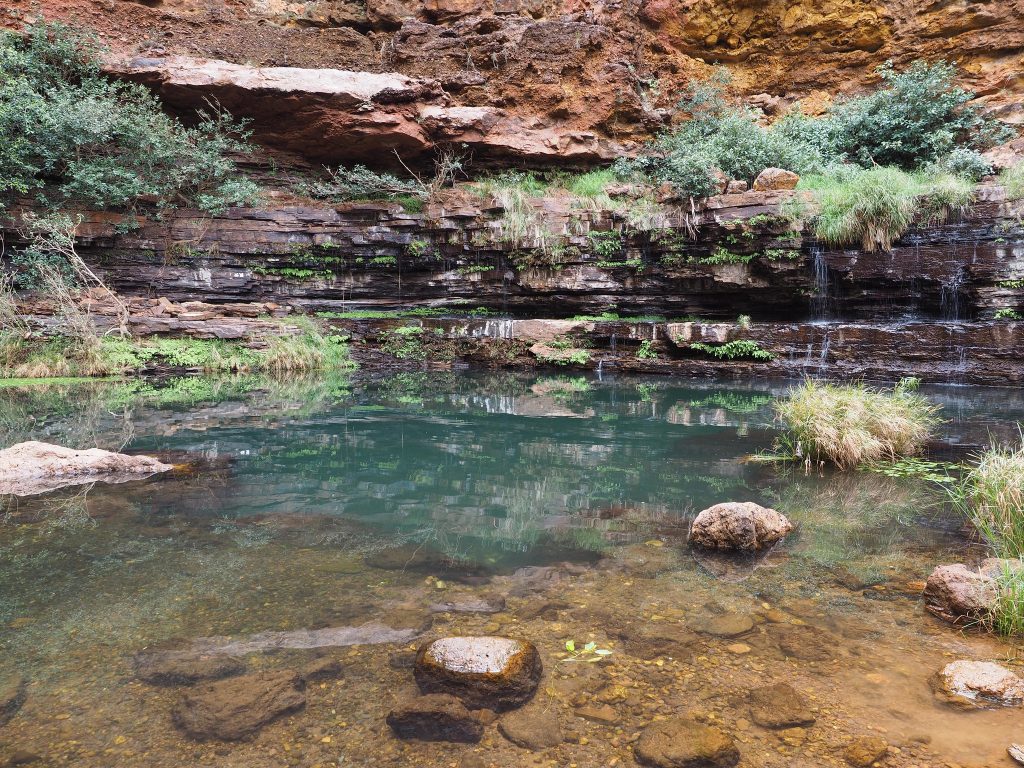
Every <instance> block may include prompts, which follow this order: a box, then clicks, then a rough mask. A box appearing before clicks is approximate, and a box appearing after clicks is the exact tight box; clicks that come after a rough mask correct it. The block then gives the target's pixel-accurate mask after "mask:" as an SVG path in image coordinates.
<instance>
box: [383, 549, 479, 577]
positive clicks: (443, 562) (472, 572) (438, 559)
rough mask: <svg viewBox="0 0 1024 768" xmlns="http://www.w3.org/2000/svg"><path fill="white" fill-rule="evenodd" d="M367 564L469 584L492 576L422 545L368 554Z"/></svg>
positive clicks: (471, 563) (387, 569)
mask: <svg viewBox="0 0 1024 768" xmlns="http://www.w3.org/2000/svg"><path fill="white" fill-rule="evenodd" d="M365 562H366V564H367V565H368V566H370V567H371V568H380V569H381V570H385V571H409V572H414V573H429V574H432V575H435V576H443V577H444V578H446V579H449V580H451V581H461V582H466V583H470V584H474V583H483V582H486V581H487V580H488V578H489V577H490V572H489V571H488V569H487V568H485V567H484V566H483V565H480V564H478V563H473V562H470V561H468V560H457V559H455V558H452V557H450V556H449V555H446V554H445V553H443V552H439V551H437V550H435V549H432V548H430V547H428V546H425V545H423V544H403V545H402V546H400V547H391V548H390V549H383V550H381V551H380V552H374V553H373V554H370V555H367V556H366V558H365Z"/></svg>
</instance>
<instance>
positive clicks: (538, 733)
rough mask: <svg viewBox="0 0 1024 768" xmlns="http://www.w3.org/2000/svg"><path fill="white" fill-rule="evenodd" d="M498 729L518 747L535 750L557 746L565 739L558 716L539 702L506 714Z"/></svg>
mask: <svg viewBox="0 0 1024 768" xmlns="http://www.w3.org/2000/svg"><path fill="white" fill-rule="evenodd" d="M498 730H499V731H500V732H501V735H502V736H504V737H505V738H506V739H508V740H509V741H511V742H512V743H513V744H515V745H516V746H517V747H523V748H524V749H531V750H534V751H537V750H541V749H547V748H548V747H554V746H557V745H558V744H561V743H562V740H563V734H562V729H561V727H560V726H559V724H558V716H557V715H556V714H555V713H554V712H552V711H549V710H546V709H544V708H543V707H540V706H538V705H537V704H531V705H530V706H527V707H524V708H523V709H519V710H516V711H515V712H510V713H509V714H507V715H505V717H503V718H502V719H501V722H499V723H498Z"/></svg>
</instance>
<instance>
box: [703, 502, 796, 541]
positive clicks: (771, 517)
mask: <svg viewBox="0 0 1024 768" xmlns="http://www.w3.org/2000/svg"><path fill="white" fill-rule="evenodd" d="M791 530H793V524H792V523H791V522H789V520H788V519H786V516H785V515H783V514H782V513H780V512H776V511H775V510H774V509H769V508H768V507H762V506H761V505H760V504H754V503H752V502H736V501H727V502H725V503H724V504H715V505H714V506H713V507H708V508H707V509H705V510H703V511H702V512H701V513H700V514H698V515H697V517H696V519H695V520H694V521H693V526H692V527H691V528H690V544H691V545H693V546H695V547H703V548H705V549H734V550H740V551H743V552H753V551H755V550H759V549H765V548H766V547H770V546H771V545H772V544H775V543H776V542H777V541H779V540H780V539H782V538H783V537H784V536H785V535H786V534H787V533H789V532H790V531H791Z"/></svg>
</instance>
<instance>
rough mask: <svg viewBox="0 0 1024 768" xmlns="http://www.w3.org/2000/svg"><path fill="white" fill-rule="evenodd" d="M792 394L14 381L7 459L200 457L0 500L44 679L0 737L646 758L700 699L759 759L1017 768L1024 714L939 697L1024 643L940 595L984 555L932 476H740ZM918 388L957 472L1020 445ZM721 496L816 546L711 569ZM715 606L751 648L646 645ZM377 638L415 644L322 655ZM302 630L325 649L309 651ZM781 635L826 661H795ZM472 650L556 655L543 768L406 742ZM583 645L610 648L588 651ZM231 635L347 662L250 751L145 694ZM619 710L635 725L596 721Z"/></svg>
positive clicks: (790, 542) (398, 382)
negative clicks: (45, 446)
mask: <svg viewBox="0 0 1024 768" xmlns="http://www.w3.org/2000/svg"><path fill="white" fill-rule="evenodd" d="M784 389H785V387H784V386H779V385H771V386H770V385H767V384H751V385H746V386H743V385H737V384H735V383H729V384H721V383H720V384H694V383H689V382H683V383H680V382H678V381H672V380H664V379H655V380H645V381H638V380H628V379H627V380H623V379H620V380H609V379H608V378H607V377H606V378H605V380H604V381H603V382H598V381H596V380H588V379H583V378H573V377H542V378H522V377H516V376H505V375H501V376H499V375H490V376H469V375H460V374H451V373H440V372H438V373H429V374H398V375H394V376H391V377H388V378H386V379H383V380H381V381H376V382H374V381H369V380H358V379H357V380H353V381H348V380H311V381H304V380H298V381H291V382H284V383H282V382H268V381H261V380H257V379H240V380H239V379H236V380H205V379H193V380H183V381H178V382H173V383H172V385H171V386H155V385H143V384H138V383H133V384H122V383H112V384H104V385H89V386H65V387H56V388H54V387H43V388H40V387H33V388H30V389H23V390H22V389H5V390H0V407H2V414H3V415H2V416H0V439H2V442H3V444H5V445H6V444H10V443H12V442H15V441H17V440H22V439H28V438H35V439H43V440H48V441H51V442H61V443H65V444H69V445H74V446H82V447H84V446H90V445H97V444H98V445H101V446H102V447H107V448H119V447H121V446H122V445H124V446H126V450H128V451H129V452H144V453H153V454H157V455H160V456H166V457H170V458H172V459H174V460H175V461H178V462H188V463H189V468H188V470H186V471H180V472H176V473H174V474H173V475H169V476H168V475H165V476H162V477H159V478H152V479H149V480H144V481H139V482H133V483H127V484H123V485H104V484H95V485H90V486H79V487H76V488H68V489H63V490H61V491H57V492H54V493H51V494H46V495H41V496H31V497H8V498H7V499H4V500H2V506H0V510H3V513H2V516H0V585H2V593H0V627H2V632H0V659H2V661H0V670H2V671H3V672H11V671H16V672H18V673H19V674H22V675H24V676H25V677H26V678H28V680H29V688H28V698H27V700H26V703H25V705H24V706H23V708H22V709H21V711H20V712H19V713H18V714H17V715H16V716H15V717H14V719H12V720H11V721H10V722H9V723H8V724H7V725H4V726H0V760H2V759H3V758H4V756H5V755H9V754H13V753H14V752H15V751H16V750H26V751H28V752H32V753H34V754H37V755H40V756H41V757H43V758H44V759H45V760H46V761H47V764H52V765H76V766H77V765H81V766H112V765H131V766H164V765H167V766H172V765H173V766H180V765H204V766H206V765H211V766H246V767H247V768H251V767H252V766H280V765H297V766H299V765H300V766H314V765H320V766H324V767H325V768H326V766H340V765H345V766H347V765H367V766H371V765H372V766H376V765H396V766H398V765H410V766H412V765H416V766H420V765H422V766H450V765H455V766H463V765H464V766H470V765H485V766H487V765H493V766H518V765H535V764H551V765H570V764H573V763H575V764H576V765H578V766H611V765H631V764H633V758H632V752H631V743H632V741H633V740H634V738H635V735H636V734H637V733H638V732H639V731H640V730H641V729H642V728H643V726H644V725H646V724H647V723H649V722H651V721H652V720H653V719H655V718H657V717H660V716H662V715H667V714H673V713H677V712H679V713H690V714H692V715H694V716H697V717H701V718H703V719H705V720H708V721H710V722H717V723H719V724H721V725H722V726H723V727H725V728H726V729H727V730H728V731H730V732H731V733H733V734H734V735H735V736H736V738H737V740H738V743H739V746H740V750H741V752H742V754H743V756H744V758H743V759H744V762H743V763H742V765H744V766H755V765H756V766H791V765H801V766H804V765H807V766H817V765H822V766H825V765H839V764H843V763H842V751H843V749H844V748H845V745H846V744H847V743H848V742H849V741H850V739H851V738H853V737H856V736H861V735H867V734H876V735H881V736H882V737H883V738H885V739H886V740H887V742H888V743H889V744H890V745H891V746H892V747H894V748H896V749H899V750H900V751H899V752H896V751H892V752H891V754H890V757H889V759H888V762H887V763H886V765H896V766H912V765H917V766H933V765H935V766H940V765H960V766H964V767H969V766H974V767H975V768H979V767H980V766H1000V765H1011V764H1012V763H1011V762H1010V761H1009V758H1007V757H1006V753H1005V749H1006V746H1007V745H1008V744H1009V743H1011V742H1012V741H1013V740H1014V738H1015V737H1016V738H1017V739H1019V738H1020V736H1019V730H1018V729H1017V727H1016V723H1017V722H1018V721H1019V713H1017V712H1014V711H1011V710H1001V711H1000V710H988V711H982V712H972V713H964V712H961V711H957V710H953V709H951V708H949V707H948V706H946V705H943V704H940V703H938V702H936V701H935V700H934V699H933V697H932V694H931V690H930V678H931V677H932V675H934V673H935V672H936V671H937V670H938V669H940V668H941V667H942V666H943V665H944V664H945V663H947V662H948V661H950V660H952V659H953V658H972V659H973V658H977V659H1005V658H1006V657H1010V656H1014V655H1015V653H1016V649H1015V647H1014V646H1013V645H1012V644H1009V643H1006V642H1003V641H998V640H994V639H991V638H987V637H984V636H981V635H977V634H971V633H962V632H959V631H957V630H954V629H951V628H950V627H948V626H946V625H943V624H941V623H940V622H938V621H936V620H934V619H932V618H930V617H928V616H927V615H926V614H925V613H924V611H923V608H922V606H921V601H920V599H919V592H920V588H921V583H920V582H921V581H922V580H923V579H924V578H925V577H926V576H927V574H928V573H929V572H930V570H931V569H932V567H934V565H936V564H937V563H940V562H953V561H963V560H965V559H971V558H976V557H978V556H980V554H981V553H980V552H978V551H977V550H976V549H972V548H971V544H970V541H969V540H968V539H967V538H966V534H965V533H964V531H963V530H962V526H961V523H960V521H959V520H958V519H957V518H956V517H955V516H953V515H952V514H951V513H950V511H949V510H948V509H946V507H945V506H944V505H943V503H942V496H941V493H939V492H937V491H936V489H935V488H934V486H932V485H930V484H928V483H926V482H924V481H921V480H915V479H912V478H903V479H891V478H887V477H884V476H881V475H877V474H871V473H849V474H846V475H839V474H828V475H824V476H816V475H811V476H808V475H805V474H804V473H803V472H802V471H792V470H789V471H781V470H779V469H776V468H772V467H770V466H765V465H763V464H756V463H748V462H744V461H743V459H744V457H746V456H749V455H750V454H752V453H755V452H757V451H760V450H763V449H767V448H769V447H770V446H771V444H772V441H773V439H774V437H775V433H774V431H773V430H774V428H773V425H772V419H771V402H772V399H773V397H775V396H777V395H778V394H781V393H782V392H783V391H784ZM928 394H929V395H931V396H933V397H934V398H935V399H936V400H938V401H940V402H941V403H943V405H944V408H945V410H944V415H945V417H946V418H947V419H948V421H947V423H946V424H944V425H943V428H942V430H943V433H944V434H943V440H942V441H941V443H940V444H938V445H936V446H935V451H936V454H937V455H939V456H941V457H945V458H960V457H962V456H963V455H965V454H966V453H968V452H969V451H970V450H972V449H973V448H976V447H980V446H981V445H983V444H985V443H987V442H988V440H989V437H990V435H995V436H1011V435H1012V434H1014V432H1015V430H1016V427H1015V422H1016V420H1018V419H1024V395H1022V393H1021V392H1020V391H1019V390H997V389H980V388H966V387H952V388H934V389H931V390H929V391H928ZM724 500H751V501H757V502H760V503H764V504H768V505H771V506H774V507H776V508H778V509H780V510H781V511H783V512H785V513H786V514H787V515H788V516H789V517H790V518H791V519H793V520H794V522H796V523H797V524H798V526H799V528H798V530H797V532H796V533H794V534H793V535H791V536H790V537H789V538H788V539H787V540H786V541H785V542H784V544H783V545H782V546H780V547H778V548H776V549H775V550H774V551H773V552H772V553H771V554H770V555H769V556H768V558H767V559H765V560H763V561H761V562H759V563H756V564H747V565H745V566H736V565H735V564H731V563H729V562H722V561H710V560H707V559H705V558H701V559H697V558H695V557H694V555H693V553H691V552H690V551H688V550H687V548H686V545H685V538H686V530H687V525H688V522H689V520H690V519H692V516H693V514H695V513H696V511H698V510H700V509H702V508H703V507H705V506H708V505H710V504H713V503H715V502H718V501H724ZM494 594H498V595H501V596H502V597H504V598H505V601H506V607H505V609H504V610H502V611H500V612H498V613H493V614H481V613H465V612H457V611H451V610H445V608H446V606H445V605H444V604H445V603H456V604H457V603H464V602H467V601H469V600H470V599H473V598H479V597H481V596H488V595H494ZM723 611H729V612H736V613H740V614H745V615H748V616H750V617H751V618H752V619H753V620H754V623H755V626H754V629H753V630H752V631H750V632H749V633H747V634H746V635H744V636H742V637H739V638H733V639H723V638H716V637H713V636H709V635H703V634H701V635H699V638H700V640H699V642H698V643H697V644H696V645H695V646H694V647H693V648H691V649H690V650H689V651H688V652H686V653H681V654H679V656H678V657H675V656H671V655H665V654H661V655H659V654H657V653H656V654H654V655H653V656H652V655H651V654H650V653H645V652H640V651H638V650H637V648H638V646H637V645H635V644H634V641H635V640H636V638H637V637H641V636H642V635H643V634H644V633H645V632H647V631H649V630H652V629H656V630H659V631H664V632H667V633H669V634H671V633H673V632H678V633H680V634H683V633H686V632H687V631H689V630H693V629H696V630H698V631H699V630H700V629H701V628H702V627H703V625H704V624H706V622H707V621H708V619H709V618H710V617H712V616H714V615H716V614H717V613H720V612H723ZM367 625H372V626H385V627H389V628H391V629H395V630H407V631H408V634H409V635H410V636H411V635H413V634H416V633H417V632H421V633H422V637H421V638H418V639H411V640H408V641H406V642H403V643H402V644H394V643H371V642H365V643H361V644H357V645H332V644H330V643H331V642H334V641H336V640H337V638H339V637H350V635H349V634H346V632H347V631H348V630H344V629H343V628H360V627H361V628H363V629H356V630H353V631H355V632H356V633H357V634H359V633H362V635H368V631H367V630H365V628H366V627H367ZM794 628H796V629H795V630H794ZM304 630H323V633H321V634H320V635H317V637H326V638H327V641H325V642H327V644H326V645H324V644H321V645H322V647H319V648H317V649H308V648H297V647H293V646H296V645H302V643H301V642H299V640H297V639H296V638H300V637H306V638H308V637H309V635H308V633H306V634H301V633H302V631H304ZM334 630H338V631H337V632H335V631H334ZM791 631H797V632H798V633H801V632H802V633H804V634H802V635H799V637H800V638H801V639H800V640H799V643H798V644H799V645H801V647H803V648H809V649H824V650H823V651H821V652H813V651H810V652H807V653H799V654H798V656H800V657H799V658H794V656H793V653H792V648H791V649H790V651H789V652H783V650H782V649H781V645H780V642H781V640H780V638H781V637H783V635H784V634H785V633H786V632H791ZM266 632H282V633H288V634H285V635H280V636H277V637H283V638H285V640H284V641H283V642H281V643H279V645H283V646H284V647H283V648H279V649H277V650H274V651H264V650H256V651H253V648H254V647H256V646H258V645H259V642H260V640H259V637H266V636H265V635H261V634H260V633H266ZM479 633H499V634H507V635H511V636H516V637H526V638H528V639H530V640H532V641H533V642H534V643H536V644H537V646H538V648H539V649H540V650H541V654H542V656H543V658H544V662H545V669H546V673H545V680H544V683H543V684H542V687H541V691H540V693H539V694H538V699H537V701H536V702H535V703H534V704H532V705H531V706H543V707H544V708H545V710H546V712H547V713H548V715H549V716H551V717H556V718H558V719H559V720H560V721H561V723H562V725H563V729H564V730H565V731H566V733H567V734H569V737H570V740H569V741H567V742H565V743H563V744H562V745H560V746H558V747H554V748H551V749H549V750H547V751H545V752H544V753H542V754H541V755H540V756H538V755H535V754H532V753H530V752H527V751H525V750H522V749H520V748H518V747H515V746H513V745H512V744H511V743H509V742H507V741H506V740H505V739H504V738H503V737H502V736H501V735H500V733H499V732H498V731H497V729H496V728H495V726H494V725H490V726H488V728H487V732H486V735H485V737H484V740H483V741H482V742H481V743H480V744H479V745H468V746H467V745H438V744H427V743H419V742H400V741H398V740H396V739H395V738H393V737H392V736H391V734H390V732H389V731H388V729H387V727H386V726H385V725H384V717H385V715H386V714H387V712H388V710H389V709H390V707H391V706H392V704H393V703H394V702H395V701H396V700H397V698H398V697H400V696H402V695H404V694H405V693H408V692H410V691H412V690H413V689H414V686H413V683H412V679H411V673H410V671H409V669H408V668H407V667H404V666H403V665H402V664H401V663H399V657H398V656H396V654H401V653H402V652H407V651H408V650H409V649H410V648H414V647H416V646H417V645H418V644H419V643H420V642H422V638H429V637H437V636H443V635H449V634H479ZM369 635H372V632H371V633H369ZM253 636H259V637H257V639H256V640H255V641H253V639H252V638H253ZM211 638H212V639H211ZM332 638H333V640H332ZM569 638H574V639H576V640H577V641H585V640H591V639H592V640H594V641H596V642H598V643H599V644H601V645H603V646H604V647H607V648H610V649H612V650H613V651H614V653H613V654H612V656H611V657H610V661H608V662H605V663H602V664H598V665H579V664H576V665H574V664H571V663H566V662H564V661H561V660H560V654H561V650H562V648H563V646H564V643H565V641H566V640H567V639H569ZM363 639H364V640H372V639H375V638H374V637H370V636H367V637H364V638H363ZM232 642H234V643H249V645H248V646H247V650H248V651H252V652H250V653H247V654H246V655H245V658H246V663H247V664H248V665H249V666H250V667H251V668H253V669H262V668H297V667H299V666H301V665H303V664H305V663H308V661H309V660H310V658H311V657H312V656H314V655H317V654H326V655H328V656H331V657H333V658H337V659H339V660H340V661H341V662H342V664H343V666H344V671H343V675H342V677H341V678H340V679H339V680H336V681H335V680H329V681H326V682H323V683H316V684H312V685H311V686H310V688H309V690H308V691H307V696H308V703H307V706H306V707H305V709H304V710H302V711H301V712H299V713H297V714H294V715H290V716H288V717H286V718H284V719H281V720H278V721H276V722H274V723H272V724H270V725H268V726H267V727H265V728H264V729H263V730H262V731H260V733H259V734H258V735H257V736H256V737H255V738H254V739H253V740H251V741H247V742H241V743H237V744H223V743H216V742H214V743H197V742H194V741H191V740H189V739H188V738H186V737H184V736H183V735H182V734H181V733H179V732H178V731H177V729H176V728H175V727H174V725H173V724H172V722H171V719H170V715H169V712H170V710H171V707H172V706H173V704H174V703H175V701H176V700H177V698H178V697H179V696H180V693H181V692H180V689H177V688H174V687H153V686H150V685H147V684H145V683H142V682H140V681H138V680H136V679H135V678H134V672H133V665H132V658H133V656H134V655H135V654H136V653H138V652H139V651H140V650H143V649H147V648H153V647H159V646H165V645H169V646H174V647H185V648H188V647H192V646H194V645H196V644H197V643H205V644H206V645H209V644H213V645H221V646H223V645H227V644H228V643H232ZM306 644H308V643H306ZM737 644H738V645H737ZM775 681H786V682H789V683H791V684H792V685H794V687H796V688H797V689H798V690H799V691H800V692H801V693H802V694H803V695H804V696H805V698H807V700H808V701H809V703H810V704H811V706H812V707H813V708H814V709H815V712H816V716H817V722H816V724H815V725H813V726H810V727H808V728H806V729H804V731H802V732H785V733H781V734H780V733H779V732H775V731H769V730H765V729H762V728H760V727H758V726H756V725H753V724H751V722H750V715H749V711H748V708H747V705H746V703H745V700H746V692H747V691H748V690H749V689H750V688H753V687H756V686H759V685H764V684H766V683H769V682H775ZM604 703H607V704H608V705H609V706H610V707H612V709H613V710H614V711H615V713H616V722H615V723H614V724H611V725H605V724H599V723H595V722H591V721H589V720H585V719H582V718H579V717H577V716H576V710H577V709H578V708H579V707H580V706H586V705H599V704H604ZM538 761H539V763H538Z"/></svg>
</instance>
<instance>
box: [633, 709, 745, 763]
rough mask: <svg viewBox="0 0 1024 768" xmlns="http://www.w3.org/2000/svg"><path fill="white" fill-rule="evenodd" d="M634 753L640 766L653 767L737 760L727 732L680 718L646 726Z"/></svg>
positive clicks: (733, 745) (736, 750)
mask: <svg viewBox="0 0 1024 768" xmlns="http://www.w3.org/2000/svg"><path fill="white" fill-rule="evenodd" d="M634 753H635V755H636V761H637V762H638V763H640V765H647V766H653V768H732V766H734V765H736V764H737V763H738V762H739V761H740V752H739V750H738V749H737V748H736V744H735V742H733V740H732V738H731V737H730V736H729V735H728V734H726V733H725V732H724V731H721V730H719V729H718V728H714V727H712V726H708V725H704V724H702V723H698V722H695V721H693V720H688V719H686V718H683V717H674V718H671V719H669V720H662V721H660V722H657V723H654V724H653V725H649V726H647V728H645V729H644V732H643V733H641V734H640V738H639V740H638V741H637V742H636V746H635V747H634Z"/></svg>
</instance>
